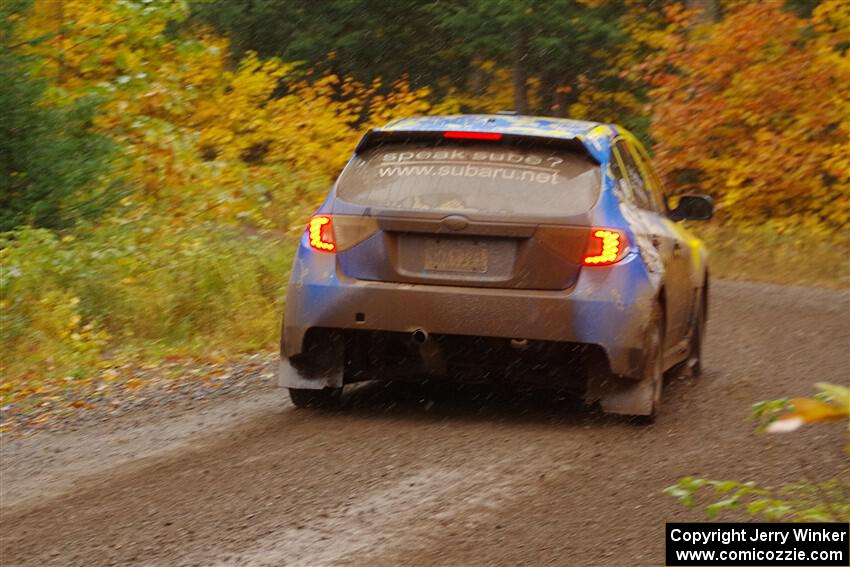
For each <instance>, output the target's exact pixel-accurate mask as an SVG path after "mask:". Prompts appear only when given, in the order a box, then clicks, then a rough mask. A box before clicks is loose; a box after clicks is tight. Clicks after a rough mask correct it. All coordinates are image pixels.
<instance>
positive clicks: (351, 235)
mask: <svg viewBox="0 0 850 567" xmlns="http://www.w3.org/2000/svg"><path fill="white" fill-rule="evenodd" d="M376 232H378V222H377V221H376V220H375V219H373V218H371V217H364V216H353V215H334V216H331V215H316V216H314V217H313V218H311V219H310V222H309V223H308V224H307V237H308V239H309V242H310V247H311V248H313V249H314V250H318V251H320V252H342V251H343V250H347V249H349V248H351V247H352V246H354V245H355V244H359V243H360V242H363V241H364V240H366V239H367V238H369V237H370V236H372V235H373V234H375V233H376Z"/></svg>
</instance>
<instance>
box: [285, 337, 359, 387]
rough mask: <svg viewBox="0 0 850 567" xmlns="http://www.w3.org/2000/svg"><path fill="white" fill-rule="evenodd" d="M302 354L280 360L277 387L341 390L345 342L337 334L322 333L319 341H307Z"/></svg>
mask: <svg viewBox="0 0 850 567" xmlns="http://www.w3.org/2000/svg"><path fill="white" fill-rule="evenodd" d="M305 346H306V347H307V348H306V349H305V352H303V353H302V354H299V355H298V356H295V357H292V358H291V359H290V358H286V357H281V359H280V367H279V370H278V377H277V385H278V386H281V387H284V388H300V389H304V390H321V389H322V388H342V385H343V369H344V367H345V340H344V339H343V337H342V336H341V335H339V334H337V333H331V334H323V335H322V340H321V341H310V344H309V345H305Z"/></svg>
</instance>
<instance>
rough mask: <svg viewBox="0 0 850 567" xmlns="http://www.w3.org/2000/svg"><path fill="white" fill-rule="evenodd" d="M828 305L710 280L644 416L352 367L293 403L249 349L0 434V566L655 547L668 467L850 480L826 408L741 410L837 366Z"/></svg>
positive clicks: (454, 562) (463, 558)
mask: <svg viewBox="0 0 850 567" xmlns="http://www.w3.org/2000/svg"><path fill="white" fill-rule="evenodd" d="M848 315H850V295H848V294H846V293H842V292H834V291H827V290H815V289H806V288H795V287H783V286H774V285H769V284H751V283H744V282H723V281H719V282H716V284H715V285H714V288H713V297H712V306H711V317H710V320H709V330H708V337H707V344H706V370H705V374H704V376H703V377H702V378H701V379H699V380H693V379H675V380H673V381H672V382H671V383H670V384H669V386H668V387H667V389H666V390H665V395H664V404H665V405H664V407H663V409H662V414H661V416H660V418H659V420H658V422H657V423H656V424H654V425H652V426H646V427H640V426H636V425H633V424H630V423H628V422H626V421H624V420H621V419H614V418H610V417H605V416H602V415H599V414H598V413H594V412H589V411H585V410H581V409H579V408H577V407H576V404H575V403H573V402H570V401H569V400H560V399H555V398H554V396H551V395H547V394H545V393H543V394H535V395H523V396H521V397H512V396H509V395H506V394H505V393H504V392H501V391H495V390H486V389H480V388H479V389H475V390H471V389H470V390H463V391H459V390H449V391H446V390H443V391H434V390H431V389H425V388H414V387H411V386H401V385H389V386H387V385H384V384H366V385H362V386H358V387H356V388H352V389H351V391H350V392H347V393H346V395H345V397H344V408H343V409H342V410H340V411H336V412H311V411H302V410H295V409H294V408H292V407H291V405H290V404H289V403H288V401H287V400H286V398H285V395H284V393H283V392H281V391H278V390H277V389H276V388H274V387H273V385H272V383H273V380H272V379H271V372H272V368H273V366H271V365H273V362H271V361H269V360H263V361H257V360H255V361H253V362H251V364H252V366H250V367H247V368H248V369H247V370H244V371H242V372H241V373H236V372H234V373H231V374H230V375H229V378H228V380H227V381H229V384H230V385H229V386H227V387H224V386H222V387H219V388H215V389H214V390H215V393H209V392H207V391H206V390H197V391H194V390H193V389H192V388H194V386H192V387H190V386H186V389H185V391H184V390H179V389H178V390H170V391H169V390H168V388H163V389H162V393H154V392H151V393H150V394H149V395H148V394H146V395H145V396H142V397H144V398H145V401H144V402H142V403H139V404H136V405H132V406H129V407H128V408H126V409H123V410H122V411H121V412H120V415H110V416H109V418H108V419H103V417H104V414H103V412H97V411H94V412H92V413H91V414H90V415H93V416H95V417H85V415H86V414H85V412H78V414H75V415H81V416H83V417H74V416H71V417H70V419H66V420H63V423H64V425H61V426H59V425H57V426H54V427H53V428H52V429H50V430H44V429H42V430H39V431H37V432H36V433H34V434H27V435H24V434H20V433H18V434H15V435H13V436H9V435H5V436H4V437H3V445H2V460H0V475H1V476H0V523H2V528H0V562H2V564H3V565H90V566H94V565H128V564H141V565H305V566H318V565H352V566H353V565H367V564H368V565H373V566H384V565H386V566H395V565H417V566H421V565H450V566H458V565H512V566H513V565H587V566H595V565H637V566H640V565H652V566H657V565H661V564H663V549H664V523H665V522H666V521H698V520H704V519H705V518H704V516H703V515H702V514H701V513H700V512H699V511H696V510H687V509H684V508H682V507H680V506H679V505H678V504H677V503H676V502H675V501H673V500H672V499H671V498H669V497H667V496H664V495H662V494H661V490H662V489H663V488H664V487H666V486H668V485H670V484H673V483H674V482H675V481H676V480H677V479H678V478H679V477H681V476H684V475H699V476H707V477H711V478H717V479H736V480H753V481H757V482H759V483H761V484H764V485H768V486H777V485H780V484H782V483H785V482H793V481H799V480H801V479H807V480H820V479H826V478H831V477H835V476H839V477H841V476H843V478H845V479H847V480H848V481H850V469H848V459H847V454H846V453H845V452H844V451H843V446H844V445H845V444H846V436H847V430H846V424H841V423H837V424H830V425H825V426H818V427H810V428H807V429H803V430H801V431H799V432H796V433H793V434H785V435H764V434H758V433H756V432H754V430H753V427H752V425H751V424H750V423H748V422H747V415H748V414H749V409H750V405H751V404H752V402H754V401H757V400H762V399H770V398H780V397H793V396H799V395H808V394H810V393H812V391H813V386H812V385H813V383H814V382H819V381H828V382H835V383H843V384H846V383H847V382H848V379H850V348H848V347H850V317H848ZM169 392H170V393H169ZM175 392H176V393H175ZM201 394H203V395H201ZM19 429H27V430H32V427H29V426H28V425H27V424H26V423H23V424H20V427H19ZM730 518H734V517H730Z"/></svg>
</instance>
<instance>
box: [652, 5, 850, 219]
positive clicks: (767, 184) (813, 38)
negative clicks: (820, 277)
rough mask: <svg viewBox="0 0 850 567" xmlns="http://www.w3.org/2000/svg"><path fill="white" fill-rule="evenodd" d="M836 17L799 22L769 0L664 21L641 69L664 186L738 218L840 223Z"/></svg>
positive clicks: (846, 124) (842, 145) (846, 176)
mask: <svg viewBox="0 0 850 567" xmlns="http://www.w3.org/2000/svg"><path fill="white" fill-rule="evenodd" d="M837 12H840V11H837ZM837 12H836V11H829V10H823V11H821V10H820V9H819V10H818V11H816V13H815V16H814V20H813V21H806V20H802V19H800V18H797V17H796V16H794V15H793V14H791V13H790V12H787V11H785V10H783V8H782V3H781V2H779V1H768V2H759V3H743V4H741V5H740V6H738V7H737V8H735V9H733V10H732V11H731V12H730V13H728V14H727V15H726V17H725V18H724V20H723V21H721V22H720V23H717V24H713V25H706V26H701V27H699V28H696V29H690V28H686V27H683V26H682V25H681V22H679V21H678V20H676V21H674V22H673V23H671V26H670V28H669V29H668V33H667V36H666V38H665V41H664V42H663V43H664V46H665V50H664V51H663V52H662V54H661V55H660V56H659V57H657V58H656V59H654V60H652V61H651V62H650V63H649V64H648V65H646V66H645V67H644V69H645V70H646V71H647V72H649V73H650V75H649V76H650V81H651V84H652V85H653V87H654V88H653V91H652V93H651V95H652V98H653V123H652V135H653V137H654V138H655V139H656V141H657V146H656V151H657V156H658V163H659V165H660V166H661V168H662V169H663V170H664V172H665V173H666V177H667V179H668V181H669V182H670V185H671V186H672V187H675V188H677V189H681V190H699V191H706V192H710V193H713V194H714V195H715V196H718V197H720V198H721V207H722V210H723V211H724V212H725V214H726V216H727V217H730V218H732V219H734V220H739V221H744V222H746V221H747V220H748V219H752V218H769V219H774V220H776V221H777V222H782V223H785V224H788V225H793V224H803V223H806V222H810V220H811V219H816V220H817V221H819V222H821V223H823V224H824V225H827V226H831V227H842V226H846V225H847V223H848V222H850V164H848V162H847V159H848V158H847V157H846V156H847V155H848V151H847V150H848V148H850V59H848V54H847V53H846V52H845V53H843V54H842V53H841V51H840V49H837V46H838V41H839V39H840V37H841V34H840V33H839V32H838V31H837V29H838V28H837V27H836V24H835V21H843V20H840V17H841V16H840V13H838V14H837V15H835V14H836V13H837ZM827 14H828V15H827ZM674 17H675V14H674ZM830 18H832V19H830ZM812 23H814V24H815V28H816V29H817V30H818V31H819V32H820V33H816V34H812V33H811V32H810V26H811V24H812Z"/></svg>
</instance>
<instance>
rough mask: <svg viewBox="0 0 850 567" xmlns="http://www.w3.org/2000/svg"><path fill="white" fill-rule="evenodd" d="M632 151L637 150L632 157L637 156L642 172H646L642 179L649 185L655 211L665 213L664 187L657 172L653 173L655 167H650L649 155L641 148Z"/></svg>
mask: <svg viewBox="0 0 850 567" xmlns="http://www.w3.org/2000/svg"><path fill="white" fill-rule="evenodd" d="M634 149H635V150H637V151H636V152H635V153H634V155H636V156H637V158H638V160H639V161H640V163H641V166H643V170H644V172H646V175H645V176H644V179H646V181H647V182H648V184H649V189H650V196H651V197H652V200H653V203H655V209H656V210H657V211H663V212H666V210H667V208H666V206H665V204H664V186H663V185H662V183H661V178H660V177H659V176H658V172H657V171H655V167H654V166H653V165H652V160H651V159H649V154H648V153H647V152H646V150H645V149H644V148H643V147H642V146H637V147H635V148H634Z"/></svg>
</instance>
